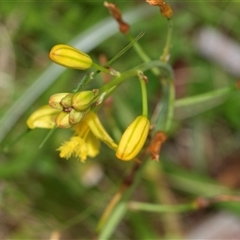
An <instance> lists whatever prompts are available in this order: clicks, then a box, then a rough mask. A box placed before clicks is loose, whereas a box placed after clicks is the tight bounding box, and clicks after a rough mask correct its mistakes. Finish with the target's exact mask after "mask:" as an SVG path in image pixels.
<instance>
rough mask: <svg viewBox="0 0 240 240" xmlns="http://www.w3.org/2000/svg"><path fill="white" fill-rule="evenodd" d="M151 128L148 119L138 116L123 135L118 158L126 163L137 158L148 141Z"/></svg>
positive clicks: (117, 154) (117, 153) (118, 149)
mask: <svg viewBox="0 0 240 240" xmlns="http://www.w3.org/2000/svg"><path fill="white" fill-rule="evenodd" d="M149 126H150V123H149V120H148V118H147V117H145V116H143V115H142V116H138V117H137V118H136V119H135V120H134V121H133V122H132V123H131V124H130V125H129V126H128V127H127V129H126V130H125V132H124V133H123V135H122V137H121V139H120V142H119V145H118V148H117V151H116V157H117V158H119V159H121V160H124V161H128V160H132V159H133V158H135V157H136V156H137V154H138V153H139V152H140V150H141V149H142V147H143V145H144V143H145V141H146V139H147V136H148V132H149Z"/></svg>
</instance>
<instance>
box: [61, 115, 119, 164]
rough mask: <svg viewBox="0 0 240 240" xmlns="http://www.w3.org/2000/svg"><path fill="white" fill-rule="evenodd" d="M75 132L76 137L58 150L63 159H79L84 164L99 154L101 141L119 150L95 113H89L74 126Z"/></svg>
mask: <svg viewBox="0 0 240 240" xmlns="http://www.w3.org/2000/svg"><path fill="white" fill-rule="evenodd" d="M74 131H75V134H74V136H72V137H71V138H70V140H69V141H66V142H64V143H63V145H62V146H61V147H59V148H58V149H57V150H58V151H60V157H62V158H66V159H69V158H70V157H77V158H79V159H80V160H81V161H82V162H84V161H85V160H86V159H87V157H88V156H89V157H95V156H96V155H97V154H98V153H99V148H100V140H101V141H103V142H104V143H105V144H107V145H108V146H109V147H110V148H112V149H114V150H116V148H117V144H116V143H115V142H114V141H113V140H112V138H111V137H110V136H109V135H108V133H107V132H106V130H105V129H104V127H103V126H102V124H101V122H100V120H99V118H98V116H97V115H96V114H95V113H94V112H89V113H87V115H86V116H85V117H84V118H83V119H82V120H81V121H80V122H79V123H78V124H76V125H75V126H74Z"/></svg>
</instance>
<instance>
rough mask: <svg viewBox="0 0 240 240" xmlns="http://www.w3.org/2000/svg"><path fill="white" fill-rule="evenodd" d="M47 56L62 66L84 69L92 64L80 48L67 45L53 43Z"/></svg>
mask: <svg viewBox="0 0 240 240" xmlns="http://www.w3.org/2000/svg"><path fill="white" fill-rule="evenodd" d="M49 58H50V59H51V60H52V61H53V62H55V63H57V64H59V65H62V66H64V67H68V68H74V69H80V70H85V69H88V68H90V67H91V66H92V64H93V61H92V59H91V58H90V57H89V56H88V55H87V54H86V53H83V52H81V51H80V50H78V49H76V48H73V47H71V46H68V45H64V44H58V45H55V46H54V47H53V48H52V49H51V51H50V53H49Z"/></svg>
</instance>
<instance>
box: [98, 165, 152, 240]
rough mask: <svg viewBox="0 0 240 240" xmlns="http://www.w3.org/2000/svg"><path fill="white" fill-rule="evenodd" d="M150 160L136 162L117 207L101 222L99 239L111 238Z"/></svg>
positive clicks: (126, 180)
mask: <svg viewBox="0 0 240 240" xmlns="http://www.w3.org/2000/svg"><path fill="white" fill-rule="evenodd" d="M147 162H148V161H146V160H144V161H143V162H142V163H141V164H140V165H139V163H136V164H135V165H134V167H133V170H132V173H131V174H130V175H129V176H128V177H127V178H126V179H125V182H124V183H125V187H126V188H125V190H124V192H123V193H122V197H121V199H120V201H119V202H118V203H116V206H115V208H114V209H113V211H112V212H111V214H109V217H108V218H107V219H105V221H104V222H101V221H100V222H99V225H98V228H97V229H98V232H99V235H98V238H97V239H105V240H107V239H110V237H111V235H112V234H113V232H114V230H115V228H116V226H117V225H118V224H119V222H120V221H121V220H122V218H123V217H124V215H125V213H126V211H127V201H128V199H129V198H130V197H131V195H132V193H133V191H134V190H135V189H136V186H137V184H138V183H139V181H140V179H141V176H142V174H143V169H144V166H145V165H146V163H147Z"/></svg>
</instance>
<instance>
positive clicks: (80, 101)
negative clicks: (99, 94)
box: [72, 91, 95, 111]
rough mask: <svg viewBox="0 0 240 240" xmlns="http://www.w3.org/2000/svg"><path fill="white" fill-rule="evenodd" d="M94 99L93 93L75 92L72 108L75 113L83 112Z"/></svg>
mask: <svg viewBox="0 0 240 240" xmlns="http://www.w3.org/2000/svg"><path fill="white" fill-rule="evenodd" d="M94 97H95V93H94V92H93V91H83V92H77V93H75V94H74V95H73V97H72V106H73V108H74V109H75V110H77V111H84V110H85V109H87V108H89V107H90V105H91V103H92V102H91V101H92V100H93V98H94Z"/></svg>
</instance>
